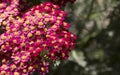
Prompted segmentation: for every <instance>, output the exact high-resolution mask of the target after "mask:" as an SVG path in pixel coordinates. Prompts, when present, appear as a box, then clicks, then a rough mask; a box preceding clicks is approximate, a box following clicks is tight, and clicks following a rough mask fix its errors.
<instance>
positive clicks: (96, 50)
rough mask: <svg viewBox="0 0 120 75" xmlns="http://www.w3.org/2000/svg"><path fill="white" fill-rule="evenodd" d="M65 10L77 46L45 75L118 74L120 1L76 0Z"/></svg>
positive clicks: (119, 69) (119, 73) (119, 62)
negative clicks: (66, 57)
mask: <svg viewBox="0 0 120 75" xmlns="http://www.w3.org/2000/svg"><path fill="white" fill-rule="evenodd" d="M64 10H65V11H67V12H68V16H67V20H68V21H69V22H70V23H71V28H70V31H71V32H73V33H75V34H76V35H77V41H76V42H77V45H76V48H75V49H73V50H72V51H71V53H70V54H69V60H65V61H63V62H61V63H59V62H57V63H56V66H57V67H56V68H55V67H53V68H51V71H50V73H49V74H47V75H120V0H76V2H75V3H74V4H70V3H68V4H67V6H66V7H65V8H64Z"/></svg>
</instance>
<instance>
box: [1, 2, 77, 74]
mask: <svg viewBox="0 0 120 75" xmlns="http://www.w3.org/2000/svg"><path fill="white" fill-rule="evenodd" d="M6 1H9V0H6ZM12 1H13V2H12ZM12 1H11V2H12V3H13V5H14V7H13V8H12V9H16V11H17V12H14V11H13V10H12V9H11V10H7V11H5V10H6V8H8V7H9V8H10V7H11V6H12V5H9V6H6V7H1V8H0V11H1V10H4V11H3V12H1V13H0V14H4V16H3V17H1V16H0V20H1V22H0V23H1V26H2V29H3V31H4V33H2V34H0V60H1V61H0V75H29V74H31V73H32V72H34V71H38V72H40V73H41V74H42V75H44V74H45V73H48V71H49V70H48V69H49V65H50V61H56V60H60V61H62V60H63V59H67V58H68V54H69V52H70V50H71V48H74V46H75V40H76V36H75V35H74V34H73V33H71V32H69V31H68V28H69V27H70V24H69V23H68V22H66V21H65V16H66V12H64V11H62V10H60V8H59V6H57V5H54V4H53V3H51V2H45V3H42V4H39V5H36V6H34V7H32V8H30V9H29V10H28V11H27V12H25V13H23V14H22V16H19V13H20V11H19V9H20V8H19V9H18V7H19V6H18V5H19V0H12ZM3 2H4V1H1V3H3ZM12 11H13V12H14V13H13V12H12ZM6 12H7V13H8V12H9V13H8V15H5V13H6Z"/></svg>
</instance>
